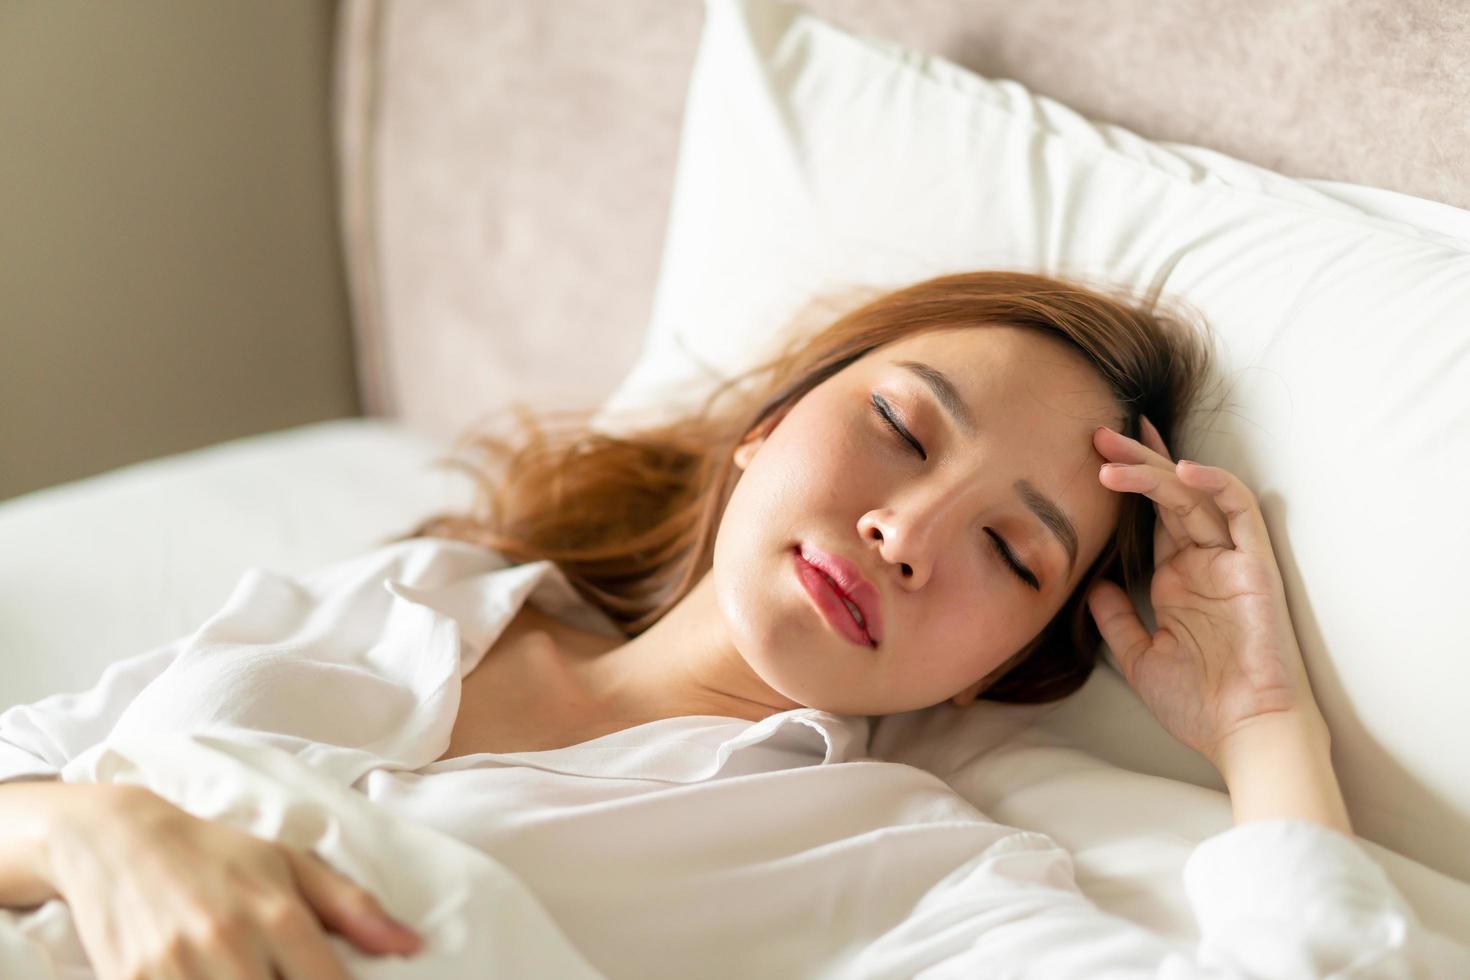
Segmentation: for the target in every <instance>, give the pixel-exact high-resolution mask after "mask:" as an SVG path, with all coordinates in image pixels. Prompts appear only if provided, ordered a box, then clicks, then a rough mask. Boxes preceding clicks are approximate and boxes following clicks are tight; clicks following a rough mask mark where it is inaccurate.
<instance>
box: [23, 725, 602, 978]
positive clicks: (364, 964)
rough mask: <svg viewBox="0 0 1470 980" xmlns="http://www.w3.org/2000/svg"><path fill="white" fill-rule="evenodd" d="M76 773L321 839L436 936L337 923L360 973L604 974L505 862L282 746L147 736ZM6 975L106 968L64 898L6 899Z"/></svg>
mask: <svg viewBox="0 0 1470 980" xmlns="http://www.w3.org/2000/svg"><path fill="white" fill-rule="evenodd" d="M63 779H64V780H65V781H66V782H99V783H132V784H137V785H141V786H146V787H147V788H149V789H150V790H152V791H153V792H155V793H157V794H158V795H160V796H162V797H164V798H165V799H167V800H169V801H170V802H172V803H173V804H175V805H176V806H178V807H180V808H181V809H184V810H187V811H189V812H190V813H192V814H194V815H195V816H198V817H204V818H207V819H210V820H214V821H217V822H219V823H223V824H227V825H229V826H232V827H235V828H237V829H240V830H245V831H248V832H250V833H252V834H254V835H255V836H257V837H262V838H265V839H268V840H275V841H280V842H282V843H285V844H290V845H292V846H295V847H299V848H303V849H307V850H314V851H315V852H316V853H317V854H318V855H319V856H320V857H322V858H323V859H325V860H326V861H327V862H328V863H329V864H331V865H332V866H333V867H335V868H336V869H337V870H338V871H340V872H342V873H344V874H346V875H347V876H349V877H351V878H352V879H353V880H354V881H356V882H357V883H358V884H360V885H362V886H363V887H365V888H367V889H368V890H369V891H371V892H373V894H375V895H376V896H377V897H378V898H379V900H380V901H381V902H382V904H383V906H384V908H385V909H386V910H387V911H388V913H389V914H390V915H392V916H393V917H394V918H396V919H397V920H398V921H400V922H404V923H406V924H408V925H409V926H410V927H411V928H413V929H415V930H416V931H418V932H419V934H420V935H422V936H423V937H424V939H425V940H426V942H425V945H424V947H423V949H422V950H421V951H420V952H419V953H418V954H416V955H415V956H413V957H410V958H401V957H396V956H388V957H382V956H373V955H369V954H367V953H364V952H362V951H361V950H360V949H358V947H357V946H355V945H353V944H352V943H351V942H349V941H348V940H346V939H344V938H342V937H341V936H338V935H336V934H334V933H329V934H328V937H329V940H330V942H331V943H332V946H333V949H334V951H335V952H336V954H337V956H338V957H339V959H340V961H341V962H342V963H344V964H345V965H346V966H347V968H348V970H349V972H350V973H351V975H352V976H354V977H360V978H364V980H379V978H381V980H387V978H390V977H393V978H407V977H423V978H436V980H437V978H442V980H456V978H466V980H469V978H482V977H487V976H506V977H566V978H571V980H576V978H581V977H599V976H601V974H599V973H598V972H597V971H596V970H594V969H593V968H592V966H591V965H590V964H588V963H587V961H586V960H585V959H583V958H582V956H581V954H579V953H578V952H577V950H576V949H575V948H574V947H573V946H572V945H571V943H569V942H568V941H567V939H566V937H565V936H563V935H562V933H561V930H559V929H558V928H557V926H556V924H555V923H554V922H552V921H551V919H550V917H549V916H547V914H546V912H545V910H544V909H543V908H542V907H541V904H540V903H539V902H538V901H537V900H536V897H535V896H534V895H532V894H531V892H530V891H529V890H528V889H527V888H526V886H525V885H524V884H522V883H521V881H520V880H519V879H517V878H516V876H515V875H513V874H511V873H510V872H509V871H507V870H506V869H505V867H504V866H503V865H501V864H500V863H499V862H497V861H495V860H493V859H492V858H490V857H488V856H487V855H485V854H483V853H481V852H480V851H477V850H475V849H474V848H473V847H470V846H469V845H467V844H464V843H461V842H460V841H458V840H455V839H454V838H453V837H450V836H448V835H446V834H443V833H440V832H439V831H436V830H432V829H430V828H428V827H424V826H421V825H419V824H416V823H414V822H413V821H410V820H406V819H404V818H402V817H400V816H397V815H395V814H392V813H390V812H388V811H387V810H384V809H382V808H380V807H377V806H374V805H373V804H372V803H370V802H369V801H368V800H367V799H366V798H365V797H364V796H362V794H360V793H357V792H354V791H353V790H350V789H347V788H344V787H341V786H338V785H336V784H335V783H333V782H331V781H330V780H328V779H326V778H324V777H322V776H320V775H318V774H317V773H315V772H313V771H312V770H311V769H310V768H308V767H307V766H306V765H304V764H302V763H301V762H300V761H299V760H297V759H296V758H295V757H293V756H291V755H289V754H287V753H285V752H283V751H281V750H279V749H275V748H271V747H269V746H264V745H250V744H246V743H245V742H243V741H240V740H236V739H229V738H224V737H218V736H213V735H205V734H194V735H177V734H170V735H156V736H140V737H134V738H127V739H120V740H118V741H116V742H115V743H112V744H104V745H100V746H98V747H97V748H96V749H95V750H93V751H90V752H88V753H86V754H84V755H82V756H79V757H78V758H76V759H74V760H72V762H71V763H69V764H68V765H67V767H66V769H65V770H63ZM0 976H4V977H34V978H38V980H39V978H48V980H49V978H53V977H54V978H57V980H62V978H77V977H91V976H93V972H92V970H91V968H90V966H88V963H87V958H86V954H85V952H84V951H83V949H82V947H81V944H80V942H79V940H78V938H77V935H76V931H75V929H74V927H73V923H72V919H71V914H70V910H69V908H68V907H67V906H66V904H65V903H64V902H61V901H52V902H48V903H46V904H45V905H43V906H41V907H40V908H38V909H36V910H35V911H33V912H30V913H26V914H19V913H16V912H14V911H0Z"/></svg>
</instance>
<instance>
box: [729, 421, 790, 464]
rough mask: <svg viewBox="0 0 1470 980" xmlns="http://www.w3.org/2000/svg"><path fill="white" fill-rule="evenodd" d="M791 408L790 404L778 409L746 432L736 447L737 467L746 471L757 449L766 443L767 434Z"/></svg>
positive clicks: (734, 456) (735, 458) (734, 457)
mask: <svg viewBox="0 0 1470 980" xmlns="http://www.w3.org/2000/svg"><path fill="white" fill-rule="evenodd" d="M790 410H791V406H790V405H786V406H784V407H782V408H780V409H778V410H777V411H776V412H775V413H774V414H773V415H771V416H769V417H767V418H766V420H765V421H764V422H762V423H760V424H759V425H757V426H756V427H755V428H753V429H751V430H750V431H749V432H747V433H746V434H745V437H744V438H743V439H741V440H740V444H739V445H738V446H736V447H735V452H734V455H733V459H734V460H735V465H736V466H737V467H739V468H740V469H741V470H742V471H744V470H745V468H746V467H747V466H749V465H750V461H751V460H752V459H754V458H755V454H756V450H758V449H760V447H761V446H762V445H763V444H764V443H765V441H766V436H768V435H770V434H771V430H773V429H775V428H776V426H778V425H780V424H781V420H782V419H784V418H785V417H786V413H787V412H788V411H790Z"/></svg>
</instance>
